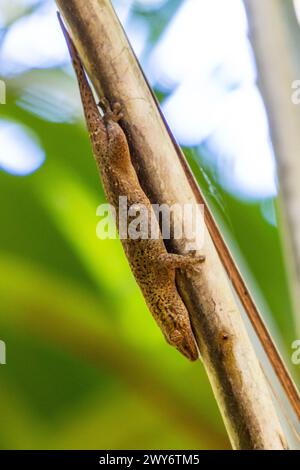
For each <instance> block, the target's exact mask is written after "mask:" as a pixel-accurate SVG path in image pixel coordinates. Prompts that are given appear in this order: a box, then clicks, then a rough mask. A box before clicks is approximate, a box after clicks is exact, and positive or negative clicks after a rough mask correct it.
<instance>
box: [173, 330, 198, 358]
mask: <svg viewBox="0 0 300 470" xmlns="http://www.w3.org/2000/svg"><path fill="white" fill-rule="evenodd" d="M168 342H169V343H170V344H172V346H175V348H176V349H177V350H178V351H179V352H180V353H181V354H183V355H184V356H185V357H186V358H187V359H189V360H190V361H196V360H197V359H199V351H198V348H197V345H196V341H195V338H194V336H193V334H192V333H189V332H186V333H185V334H183V333H181V332H180V331H179V330H174V331H173V332H172V334H171V335H170V337H169V339H168Z"/></svg>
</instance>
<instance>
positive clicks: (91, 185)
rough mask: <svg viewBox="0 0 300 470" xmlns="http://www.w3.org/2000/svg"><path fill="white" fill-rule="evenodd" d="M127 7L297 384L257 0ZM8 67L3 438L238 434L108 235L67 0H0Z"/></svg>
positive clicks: (219, 438)
mask: <svg viewBox="0 0 300 470" xmlns="http://www.w3.org/2000/svg"><path fill="white" fill-rule="evenodd" d="M113 3H114V6H115V7H116V9H117V12H118V14H119V16H120V19H121V21H122V23H123V25H124V27H125V29H126V32H127V34H128V36H129V38H130V40H131V42H132V45H133V47H134V49H135V51H136V53H137V55H138V57H139V59H140V61H141V63H142V66H143V68H144V70H145V73H146V75H147V77H148V79H149V81H150V83H151V85H152V86H153V87H154V90H155V92H156V94H157V96H158V98H159V100H160V101H161V104H162V109H163V112H164V114H165V116H166V118H167V121H168V122H169V124H170V127H171V129H172V131H173V133H174V134H175V136H176V138H177V140H178V141H179V143H180V144H181V145H182V147H183V148H184V150H185V153H186V156H187V158H188V160H189V163H190V165H191V167H192V169H193V172H194V174H195V176H196V178H197V180H198V182H199V184H200V186H201V188H202V190H203V192H204V194H205V196H206V199H207V201H208V203H209V205H210V207H211V209H212V211H213V213H214V215H215V217H216V219H217V220H218V222H219V224H220V226H221V229H222V232H223V233H224V235H225V236H226V240H227V242H228V243H229V244H230V246H231V248H232V250H233V251H234V253H235V256H236V259H237V260H238V263H239V266H240V268H241V270H242V272H243V274H244V276H245V277H246V279H247V280H248V283H249V284H250V286H251V288H252V291H253V294H254V296H255V298H256V300H257V302H258V303H259V305H260V307H261V309H262V311H263V314H264V317H265V320H266V322H267V324H268V326H269V328H270V329H271V331H272V333H273V335H274V337H275V338H276V341H277V343H278V345H279V346H280V349H281V352H282V354H283V355H284V357H285V358H286V359H287V364H288V366H290V369H291V371H292V373H293V375H294V376H295V379H296V380H298V378H300V369H299V366H298V367H297V366H295V365H293V364H292V363H291V360H290V356H291V351H292V350H291V344H292V342H293V341H294V340H295V339H297V326H296V325H297V321H296V316H295V312H294V311H293V308H292V302H291V295H290V291H289V280H288V276H287V271H286V268H285V265H284V261H283V251H282V246H283V243H282V239H281V231H280V214H279V212H278V208H277V181H276V172H275V162H274V155H273V149H272V144H271V142H270V137H269V130H268V123H267V118H266V112H265V108H264V105H263V102H262V98H261V95H260V93H259V90H258V88H257V86H256V67H255V61H254V57H253V52H252V48H251V46H250V43H249V39H248V24H247V16H246V13H245V9H244V6H243V2H242V0H226V2H225V1H223V0H126V1H125V0H124V1H122V0H115V1H114V2H113ZM286 3H289V4H290V5H291V4H292V3H293V2H286ZM298 6H299V5H298ZM0 78H1V79H2V80H3V81H4V83H5V85H6V103H5V104H1V105H0V187H1V197H0V211H1V212H0V214H1V230H0V247H1V248H0V250H1V253H0V296H1V305H0V311H1V314H0V339H1V340H3V341H5V343H6V348H7V358H6V360H7V364H6V365H2V366H0V367H1V370H0V383H1V386H0V420H1V429H0V448H2V449H96V448H98V449H105V448H107V449H139V448H141V449H155V448H156V449H224V448H230V445H229V442H228V439H227V436H226V432H225V429H224V426H223V424H222V420H221V417H220V415H219V411H218V409H217V405H216V403H215V400H214V398H213V395H212V392H211V389H210V385H209V383H208V380H207V377H206V374H205V372H204V370H203V368H202V366H201V364H189V363H188V362H187V361H186V360H185V359H184V358H183V357H181V356H180V355H179V354H178V353H177V352H176V351H175V350H173V349H172V348H170V347H169V346H168V345H167V344H166V343H165V342H164V340H163V337H162V335H161V333H160V331H159V330H158V328H157V326H156V324H155V323H154V321H153V319H152V318H151V316H150V314H149V312H148V311H147V309H146V307H145V304H144V301H143V299H142V297H141V294H140V292H139V290H138V288H137V286H136V284H135V282H134V279H133V277H132V275H131V273H130V270H129V268H128V265H127V262H126V260H125V257H124V255H123V252H122V248H121V245H120V243H119V241H117V240H107V241H101V240H98V239H97V238H96V225H97V222H98V219H97V217H96V208H97V206H98V205H99V204H100V203H102V202H104V196H103V191H102V189H101V185H100V183H99V180H98V176H97V172H96V169H95V164H94V161H93V158H92V155H91V149H90V144H89V140H88V135H87V132H86V128H85V123H84V121H83V116H82V110H81V103H80V99H79V93H78V89H77V84H76V82H75V77H74V73H73V70H72V68H71V65H70V60H69V56H68V52H67V49H66V45H65V41H64V39H63V36H62V33H61V31H60V28H59V26H58V22H57V18H56V7H55V3H54V1H53V0H14V1H13V2H11V1H10V0H1V7H0ZM278 221H279V222H278ZM298 337H299V333H298Z"/></svg>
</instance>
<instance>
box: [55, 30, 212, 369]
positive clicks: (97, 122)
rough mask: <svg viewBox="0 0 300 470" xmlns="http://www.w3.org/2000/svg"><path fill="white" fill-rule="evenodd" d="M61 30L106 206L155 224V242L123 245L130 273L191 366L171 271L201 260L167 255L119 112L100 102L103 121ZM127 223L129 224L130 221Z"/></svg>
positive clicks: (191, 341)
mask: <svg viewBox="0 0 300 470" xmlns="http://www.w3.org/2000/svg"><path fill="white" fill-rule="evenodd" d="M61 25H62V28H63V31H64V34H65V37H66V40H67V43H68V47H69V51H70V54H71V58H72V61H73V66H74V69H75V72H76V75H77V79H78V83H79V88H80V93H81V98H82V103H83V107H84V113H85V117H86V121H87V125H88V130H89V135H90V139H91V142H92V146H93V152H94V156H95V160H96V163H97V167H98V170H99V172H100V176H101V179H102V183H103V187H104V190H105V193H106V197H107V200H108V201H109V203H110V204H112V205H113V206H114V207H115V209H116V214H117V221H118V220H119V218H118V216H119V213H118V210H119V197H120V196H126V197H127V210H128V208H129V207H131V206H132V205H135V206H139V205H142V206H143V207H146V209H147V213H148V229H149V228H150V224H151V223H152V227H153V224H157V227H156V229H157V232H156V233H159V238H158V239H150V238H148V239H140V238H139V239H137V240H134V239H132V238H126V239H122V240H121V241H122V244H123V247H124V250H125V253H126V255H127V258H128V261H129V264H130V267H131V269H132V271H133V273H134V276H135V279H136V281H137V283H138V285H139V287H140V289H141V290H142V293H143V295H144V298H145V300H146V303H147V306H148V308H149V310H150V311H151V313H152V315H153V317H154V318H155V320H156V321H157V323H158V325H159V326H160V328H161V330H162V332H163V334H164V336H165V338H166V340H167V341H168V343H169V344H171V345H172V346H175V347H176V348H177V349H178V351H180V352H181V353H182V354H184V356H186V357H187V358H188V359H190V360H191V361H194V360H196V359H197V358H198V357H199V353H198V348H197V345H196V342H195V338H194V335H193V332H192V328H191V324H190V319H189V315H188V312H187V309H186V307H185V305H184V303H183V301H182V299H181V297H180V295H179V293H178V291H177V288H176V282H175V270H176V268H181V269H184V270H188V269H197V266H199V263H201V262H202V261H204V258H203V257H202V256H184V255H176V254H171V253H168V252H167V250H166V247H165V244H164V241H163V239H162V237H161V234H160V230H159V227H158V221H157V219H156V217H155V215H154V213H153V210H152V207H151V204H150V201H149V199H148V198H147V196H146V194H145V193H144V191H143V189H142V188H141V185H140V183H139V180H138V177H137V174H136V172H135V169H134V167H133V164H132V162H131V157H130V152H129V148H128V143H127V139H126V136H125V134H124V132H123V130H122V128H121V127H120V125H119V124H118V121H119V119H121V118H122V114H121V113H120V108H121V107H120V105H119V104H118V103H116V104H115V105H114V107H113V110H111V109H110V106H109V104H108V102H107V100H105V99H104V100H102V101H101V102H100V105H101V108H102V109H103V110H104V112H105V114H104V116H103V117H101V115H100V113H99V110H98V107H97V105H96V102H95V99H94V96H93V94H92V91H91V89H90V86H89V84H88V81H87V78H86V75H85V72H84V69H83V66H82V63H81V60H80V58H79V55H78V52H77V50H76V48H75V46H74V44H73V42H72V40H71V38H70V37H69V35H68V33H67V31H66V30H65V28H64V26H63V24H62V23H61ZM151 216H152V217H151ZM128 223H129V224H130V220H129V221H128Z"/></svg>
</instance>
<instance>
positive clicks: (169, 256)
mask: <svg viewBox="0 0 300 470" xmlns="http://www.w3.org/2000/svg"><path fill="white" fill-rule="evenodd" d="M158 261H159V262H160V263H162V264H164V265H165V266H166V267H168V268H171V269H172V268H173V269H176V268H178V269H186V270H193V271H199V270H200V265H201V264H202V263H203V262H204V261H205V256H202V255H193V254H189V255H177V254H174V253H164V254H162V255H160V256H159V259H158Z"/></svg>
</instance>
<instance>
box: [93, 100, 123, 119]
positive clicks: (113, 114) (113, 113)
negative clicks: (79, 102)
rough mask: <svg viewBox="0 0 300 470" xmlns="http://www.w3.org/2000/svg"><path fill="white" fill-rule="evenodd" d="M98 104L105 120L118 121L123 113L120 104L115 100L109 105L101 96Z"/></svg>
mask: <svg viewBox="0 0 300 470" xmlns="http://www.w3.org/2000/svg"><path fill="white" fill-rule="evenodd" d="M99 106H101V108H102V109H103V111H104V119H105V120H106V121H115V122H119V121H120V119H122V118H123V113H121V108H122V107H121V104H120V103H119V102H116V103H114V104H113V106H112V107H111V106H110V104H109V101H108V99H107V98H104V97H103V98H101V100H100V101H99Z"/></svg>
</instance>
